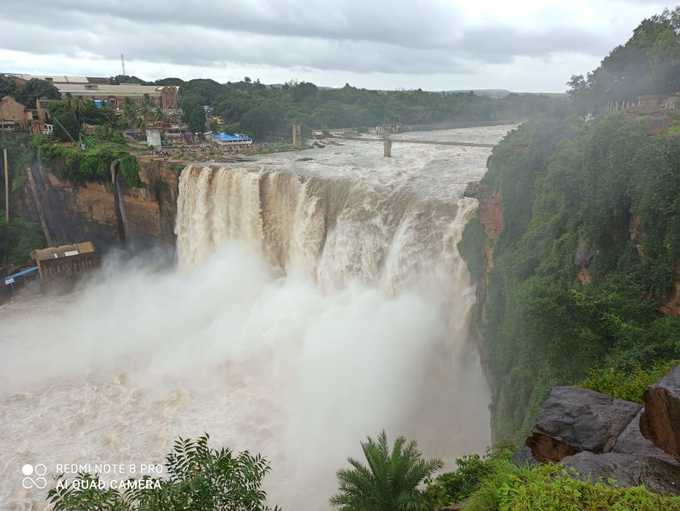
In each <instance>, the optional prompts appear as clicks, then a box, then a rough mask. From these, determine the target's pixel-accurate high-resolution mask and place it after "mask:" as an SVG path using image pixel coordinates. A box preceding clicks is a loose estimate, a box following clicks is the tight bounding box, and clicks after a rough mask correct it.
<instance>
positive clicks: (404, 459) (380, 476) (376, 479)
mask: <svg viewBox="0 0 680 511" xmlns="http://www.w3.org/2000/svg"><path fill="white" fill-rule="evenodd" d="M361 448H362V450H363V453H364V456H365V457H366V462H367V463H368V466H366V465H364V464H362V463H361V462H359V461H357V460H355V459H353V458H348V460H347V461H348V462H349V464H350V465H351V468H348V469H342V470H340V471H338V481H339V483H340V487H339V490H338V493H337V494H336V495H335V496H333V497H332V498H331V504H333V505H334V506H337V507H339V508H340V509H341V510H343V511H407V510H408V511H411V510H416V509H419V508H420V506H421V504H422V503H423V492H422V491H421V490H420V489H419V488H418V486H419V485H420V484H421V483H422V482H423V481H424V480H425V479H427V478H429V477H430V476H432V474H433V473H434V472H435V471H437V470H438V469H440V468H441V467H442V462H441V461H439V460H436V459H434V460H426V459H424V458H423V455H422V453H421V452H420V451H419V450H418V447H417V445H416V443H415V442H407V441H406V439H405V438H404V437H399V438H397V440H396V441H395V442H394V445H393V446H392V448H391V449H390V446H389V445H388V443H387V435H386V434H385V432H384V431H383V432H382V433H380V435H379V436H378V438H377V440H373V439H372V438H371V437H368V439H367V440H366V441H365V442H362V443H361Z"/></svg>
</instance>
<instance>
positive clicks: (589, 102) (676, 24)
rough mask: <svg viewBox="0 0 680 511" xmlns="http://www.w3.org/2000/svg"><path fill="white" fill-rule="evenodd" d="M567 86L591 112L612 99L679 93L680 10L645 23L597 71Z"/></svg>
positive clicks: (655, 17) (666, 13)
mask: <svg viewBox="0 0 680 511" xmlns="http://www.w3.org/2000/svg"><path fill="white" fill-rule="evenodd" d="M567 85H568V86H569V89H570V92H571V94H572V95H573V96H574V97H575V98H577V99H578V100H579V102H580V104H581V106H582V108H584V109H587V110H590V111H597V110H601V109H602V108H603V107H604V106H606V104H607V102H608V101H611V100H615V101H619V100H624V99H633V98H635V97H637V96H639V95H644V94H672V93H675V92H678V91H680V7H677V8H675V9H674V10H673V11H669V10H665V11H664V12H663V13H661V14H658V15H655V16H652V17H651V18H648V19H646V20H644V21H642V23H640V25H639V26H638V27H637V28H636V29H635V30H634V32H633V36H632V37H631V38H630V39H629V40H628V42H626V43H625V44H624V45H621V46H617V47H616V48H614V49H613V50H612V51H611V52H610V53H609V55H608V56H607V57H605V58H604V60H602V63H601V64H600V66H599V67H598V68H597V69H595V70H594V71H593V72H592V73H588V75H587V76H586V77H585V78H584V77H583V76H572V78H571V80H569V82H568V83H567Z"/></svg>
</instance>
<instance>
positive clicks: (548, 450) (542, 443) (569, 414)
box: [526, 387, 641, 462]
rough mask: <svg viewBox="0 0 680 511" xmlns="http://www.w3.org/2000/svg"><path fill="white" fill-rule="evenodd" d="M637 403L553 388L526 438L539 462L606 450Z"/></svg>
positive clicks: (611, 446)
mask: <svg viewBox="0 0 680 511" xmlns="http://www.w3.org/2000/svg"><path fill="white" fill-rule="evenodd" d="M640 408H641V407H640V405H638V404H636V403H631V402H629V401H623V400H621V399H614V398H612V397H611V396H607V395H605V394H600V393H599V392H594V391H592V390H587V389H582V388H577V387H553V389H552V391H551V392H550V396H549V397H548V399H546V400H545V402H544V403H543V406H542V407H541V410H540V412H539V414H538V419H537V421H536V425H535V426H534V429H533V430H532V432H531V435H530V436H529V438H528V439H527V441H526V445H527V446H528V447H529V448H530V449H531V451H532V453H533V456H534V458H535V459H536V460H538V461H540V462H545V461H553V462H558V461H560V460H562V459H563V458H565V457H567V456H571V455H574V454H576V453H578V452H581V451H591V452H594V453H603V452H608V451H610V450H611V449H612V448H613V447H614V445H615V443H616V440H617V438H618V436H619V435H620V434H621V432H622V431H623V430H624V429H625V428H626V426H628V424H629V423H630V421H631V420H633V418H634V417H635V416H636V415H637V413H638V412H639V411H640Z"/></svg>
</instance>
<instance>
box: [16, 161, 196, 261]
mask: <svg viewBox="0 0 680 511" xmlns="http://www.w3.org/2000/svg"><path fill="white" fill-rule="evenodd" d="M182 167H183V164H181V163H180V162H174V161H169V160H165V159H158V158H153V157H146V158H144V157H143V158H140V159H139V177H140V181H141V182H142V186H141V187H127V186H125V185H122V186H121V187H120V192H121V195H122V201H121V202H122V205H123V208H124V211H125V231H126V234H127V242H128V244H129V245H130V246H132V247H133V248H143V247H147V246H151V245H155V244H159V243H160V244H164V245H167V246H169V247H174V244H175V234H174V225H175V216H176V212H177V193H178V172H179V170H180V169H181V168H182ZM27 177H28V178H27V179H26V182H25V185H24V188H23V190H22V193H21V197H20V198H19V201H18V203H19V207H20V211H21V212H22V213H23V214H24V215H25V216H27V217H29V218H31V219H33V220H34V221H36V222H40V224H41V226H42V229H43V232H44V234H45V237H46V239H47V241H48V243H50V244H62V243H75V242H81V241H87V240H89V241H92V242H94V243H95V245H96V246H97V247H98V248H99V249H100V250H107V249H109V248H111V247H112V246H115V245H118V244H119V238H120V234H119V229H118V220H117V212H116V211H117V210H116V202H115V195H114V188H113V187H112V186H111V184H110V183H97V182H90V183H85V184H74V183H71V182H68V181H65V180H62V179H60V178H59V177H57V175H56V174H55V173H53V172H51V170H50V169H49V168H48V167H46V166H41V165H39V164H37V163H36V164H34V165H33V167H32V169H31V171H30V174H29V175H28V176H27Z"/></svg>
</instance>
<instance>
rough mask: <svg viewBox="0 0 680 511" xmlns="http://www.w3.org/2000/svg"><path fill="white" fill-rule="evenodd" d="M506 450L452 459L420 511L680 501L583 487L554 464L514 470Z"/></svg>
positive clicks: (651, 507) (626, 510)
mask: <svg viewBox="0 0 680 511" xmlns="http://www.w3.org/2000/svg"><path fill="white" fill-rule="evenodd" d="M511 453H512V451H511V450H508V449H500V450H497V451H495V452H494V453H492V454H489V455H487V456H486V457H484V458H481V457H479V456H469V457H466V458H462V459H459V460H457V468H456V470H455V471H453V472H449V473H445V474H442V475H440V476H439V477H437V479H435V480H434V481H432V482H430V483H429V484H428V486H427V488H426V490H425V501H426V503H427V504H426V505H425V506H423V507H421V509H423V510H425V509H427V510H430V509H441V508H442V507H444V506H447V505H451V504H452V503H463V510H464V511H525V510H534V509H536V510H541V511H565V510H574V511H581V510H592V511H596V510H604V509H614V510H619V511H662V510H663V511H666V510H680V497H664V496H660V495H657V494H654V493H651V492H650V491H648V490H647V489H645V488H644V487H643V486H637V487H634V488H625V489H623V488H617V487H615V486H614V485H613V482H610V481H601V482H597V483H588V482H584V481H580V480H578V479H575V478H574V477H572V474H571V473H570V472H569V471H568V470H567V469H565V468H564V467H562V466H560V465H552V464H547V465H539V466H523V467H518V466H516V465H514V464H513V463H512V462H511V461H510V455H511Z"/></svg>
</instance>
